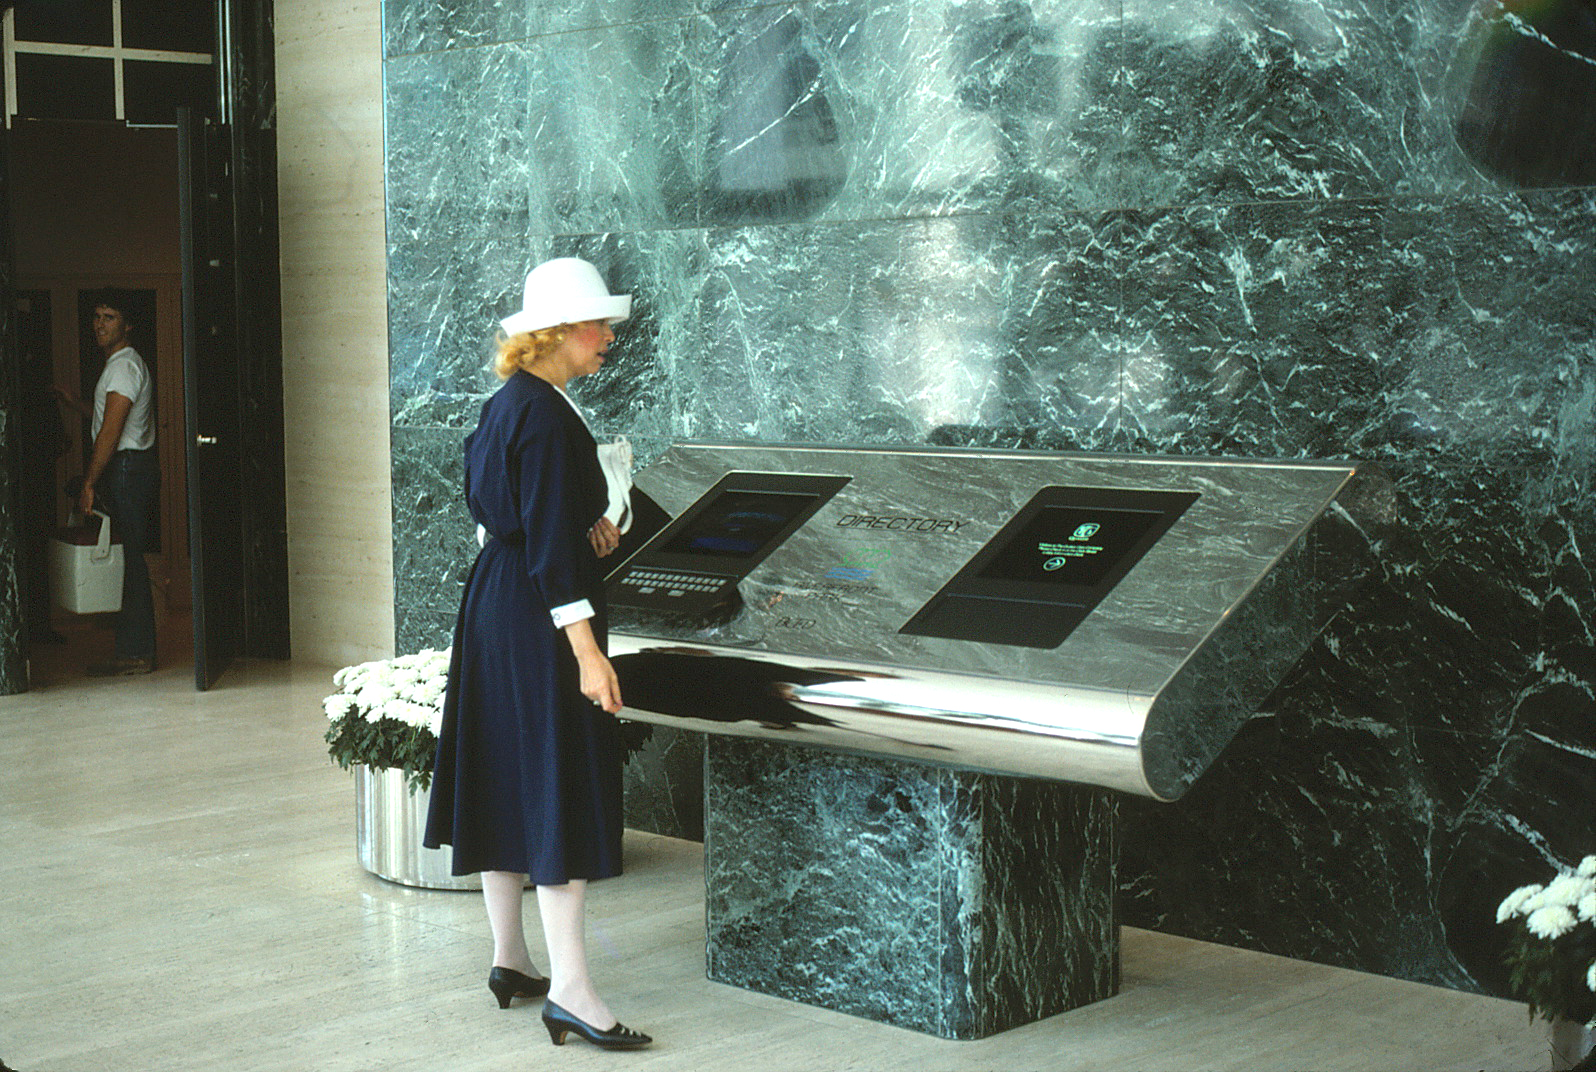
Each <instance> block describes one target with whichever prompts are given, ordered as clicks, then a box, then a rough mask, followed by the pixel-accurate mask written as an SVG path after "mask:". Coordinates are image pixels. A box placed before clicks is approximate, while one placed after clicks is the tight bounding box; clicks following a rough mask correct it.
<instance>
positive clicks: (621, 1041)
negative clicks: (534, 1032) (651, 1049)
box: [543, 1001, 654, 1050]
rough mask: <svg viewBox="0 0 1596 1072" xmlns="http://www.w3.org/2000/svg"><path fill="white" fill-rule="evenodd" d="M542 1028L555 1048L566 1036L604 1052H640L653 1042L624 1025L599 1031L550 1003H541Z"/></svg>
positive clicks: (561, 1044)
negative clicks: (571, 1035)
mask: <svg viewBox="0 0 1596 1072" xmlns="http://www.w3.org/2000/svg"><path fill="white" fill-rule="evenodd" d="M543 1026H544V1027H546V1028H548V1029H549V1041H550V1042H552V1043H554V1044H555V1045H556V1046H564V1045H565V1036H566V1035H567V1034H573V1035H576V1036H578V1037H579V1038H585V1039H587V1040H588V1041H589V1042H591V1043H592V1044H593V1045H595V1046H598V1047H599V1048H601V1049H605V1050H640V1049H642V1048H643V1047H644V1046H647V1045H648V1044H649V1043H651V1042H653V1041H654V1040H653V1039H651V1038H649V1037H648V1036H647V1035H645V1034H643V1033H642V1032H641V1031H633V1030H632V1029H631V1028H629V1027H627V1026H625V1025H624V1024H616V1025H615V1026H614V1027H612V1028H610V1029H609V1030H608V1031H600V1030H599V1029H598V1028H596V1027H594V1026H593V1025H592V1024H590V1023H588V1022H587V1021H585V1020H579V1019H577V1018H576V1017H574V1016H572V1015H571V1014H570V1013H568V1012H566V1011H565V1010H564V1009H562V1008H560V1007H559V1006H558V1005H556V1004H554V1002H552V1001H545V1002H544V1003H543Z"/></svg>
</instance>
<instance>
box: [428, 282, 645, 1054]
mask: <svg viewBox="0 0 1596 1072" xmlns="http://www.w3.org/2000/svg"><path fill="white" fill-rule="evenodd" d="M630 311H631V298H630V296H628V295H612V294H610V293H609V288H608V287H607V286H606V285H605V283H604V280H603V278H602V277H601V276H600V275H599V273H598V270H597V269H595V268H594V267H593V266H592V265H591V264H588V263H587V262H586V261H582V260H577V259H575V258H570V257H567V258H560V259H558V260H553V261H548V262H546V263H544V264H541V265H539V266H538V267H537V268H534V269H533V270H532V272H531V274H529V275H528V276H527V280H526V295H525V300H524V303H523V308H522V310H521V311H520V312H519V313H516V314H515V315H513V316H510V317H508V318H506V319H505V320H504V321H502V325H503V327H504V331H505V334H506V336H507V337H506V338H505V339H503V340H502V341H501V343H500V347H499V357H498V360H497V361H496V363H495V371H497V373H498V375H499V377H500V378H501V379H503V380H504V381H505V382H504V385H503V386H502V387H500V388H499V390H498V391H497V392H496V393H495V394H494V395H493V397H492V398H490V399H488V401H487V402H486V403H485V404H484V405H483V407H482V415H481V419H480V420H479V422H478V424H477V428H476V430H475V431H474V432H472V433H471V434H470V435H469V436H467V437H466V441H465V493H466V502H467V505H468V506H469V507H470V509H471V514H472V516H473V517H475V518H476V520H477V522H478V524H479V525H481V526H482V528H483V529H484V530H486V538H485V541H484V544H483V548H482V551H481V553H480V554H479V555H478V556H477V560H476V562H475V564H473V565H472V567H471V572H470V574H469V576H468V577H467V579H466V587H465V595H464V597H463V598H462V599H461V602H460V614H459V617H458V618H457V619H456V622H455V633H454V647H453V653H452V658H451V662H450V668H449V687H448V691H447V693H446V694H445V697H444V712H443V728H442V732H441V733H440V735H439V740H438V753H437V761H436V766H435V770H434V775H433V783H432V805H431V811H430V813H429V815H428V817H427V832H426V837H425V839H424V840H425V844H427V845H428V846H431V847H436V846H439V845H450V846H452V847H453V871H454V873H455V874H457V875H463V874H471V873H474V872H479V871H480V872H481V873H482V890H483V897H484V899H485V901H486V902H487V909H488V921H489V924H490V926H491V927H492V930H493V945H494V955H493V967H492V970H491V972H490V973H489V976H488V987H489V989H490V990H492V992H493V994H494V996H495V997H496V998H497V999H498V1001H499V1006H500V1008H508V1007H509V1005H510V1002H511V1000H512V999H513V998H517V997H520V998H535V997H539V996H542V995H544V994H547V995H548V1000H547V1002H546V1003H545V1005H544V1008H543V1022H544V1024H545V1026H546V1027H547V1028H548V1031H549V1037H550V1038H551V1040H553V1041H554V1043H555V1044H556V1045H559V1044H561V1043H563V1042H564V1041H565V1037H566V1035H567V1034H573V1033H574V1034H577V1035H579V1036H581V1037H583V1038H586V1039H587V1040H588V1041H590V1042H593V1043H594V1044H596V1045H599V1046H604V1047H606V1048H635V1047H638V1046H644V1045H647V1044H648V1043H649V1041H650V1039H649V1038H648V1036H646V1035H642V1034H639V1033H637V1032H635V1031H631V1030H629V1029H628V1028H625V1027H623V1026H621V1025H620V1024H619V1023H618V1022H617V1021H616V1019H615V1016H614V1015H613V1014H612V1013H611V1012H610V1010H609V1008H608V1007H607V1006H606V1005H605V1004H604V1002H603V1000H602V999H601V998H600V997H599V996H598V993H597V991H596V990H595V989H594V986H593V980H592V977H591V976H590V974H589V972H588V964H587V953H586V947H585V940H584V919H585V898H586V892H587V883H588V882H589V881H591V880H593V879H601V878H609V877H611V876H614V875H618V874H620V873H621V828H622V819H621V763H622V750H621V747H620V744H619V742H618V740H617V734H616V730H617V728H616V723H615V717H614V716H615V712H617V711H619V710H620V709H621V694H620V685H619V683H618V682H617V681H616V678H615V671H614V669H613V668H612V667H611V666H610V662H609V659H608V658H607V656H606V655H605V640H606V637H605V607H604V590H603V571H602V569H601V568H600V565H599V559H600V558H602V557H604V556H605V555H608V554H610V553H611V552H612V551H614V550H615V547H616V544H617V543H618V541H619V539H620V533H619V532H618V531H617V530H616V528H615V526H614V525H613V524H612V523H611V522H610V521H609V520H608V519H606V518H605V517H604V516H603V515H604V511H605V507H606V504H607V503H608V501H609V494H608V491H607V486H606V483H605V477H604V472H603V469H602V467H601V466H600V464H599V459H598V453H597V447H596V445H595V443H594V440H593V436H592V434H591V433H590V432H589V431H588V428H587V425H586V422H585V420H584V419H583V418H582V416H581V414H580V413H579V412H578V411H577V409H576V407H575V404H574V403H572V402H571V400H570V398H569V397H568V396H567V395H566V394H565V386H566V384H567V383H569V382H570V381H571V380H572V379H574V378H576V377H577V376H587V375H590V374H592V373H594V372H597V371H598V370H599V368H600V367H601V366H602V365H603V363H604V352H605V350H606V349H607V348H608V346H609V344H610V343H611V342H612V341H613V340H614V338H615V335H614V333H613V332H612V330H611V325H612V324H614V323H616V322H618V321H620V320H623V319H625V318H626V316H627V315H628V314H629V313H630ZM528 879H530V881H531V882H532V884H533V885H534V886H536V887H537V898H538V910H539V914H540V916H541V917H542V921H543V932H544V938H545V942H546V944H547V946H548V952H549V960H550V977H549V978H548V979H544V978H541V977H539V976H538V975H537V973H536V970H535V969H534V968H533V966H532V958H531V955H530V953H529V951H528V949H527V944H526V935H525V932H524V930H523V927H522V922H521V901H522V890H523V888H524V886H525V883H526V881H527V880H528Z"/></svg>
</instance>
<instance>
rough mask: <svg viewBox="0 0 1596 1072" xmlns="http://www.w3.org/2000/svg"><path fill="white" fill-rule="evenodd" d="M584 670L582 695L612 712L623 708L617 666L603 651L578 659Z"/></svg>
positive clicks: (578, 663)
mask: <svg viewBox="0 0 1596 1072" xmlns="http://www.w3.org/2000/svg"><path fill="white" fill-rule="evenodd" d="M577 666H578V667H579V668H580V669H581V671H582V695H583V696H586V697H587V698H588V699H589V700H592V701H593V702H594V703H596V704H598V705H599V706H600V707H602V708H604V710H606V711H608V712H609V713H610V714H612V715H613V714H615V713H616V712H617V711H619V710H620V709H621V682H620V680H619V679H618V678H617V677H616V676H615V667H613V666H611V665H610V661H609V659H608V658H607V657H605V655H604V653H603V652H600V651H597V650H595V651H593V652H591V653H589V654H587V655H584V656H580V657H579V658H578V659H577Z"/></svg>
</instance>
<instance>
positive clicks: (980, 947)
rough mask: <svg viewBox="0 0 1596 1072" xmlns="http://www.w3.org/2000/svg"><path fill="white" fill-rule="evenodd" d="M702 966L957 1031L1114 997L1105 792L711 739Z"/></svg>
mask: <svg viewBox="0 0 1596 1072" xmlns="http://www.w3.org/2000/svg"><path fill="white" fill-rule="evenodd" d="M705 781H706V785H705V792H706V812H707V815H706V823H705V839H704V849H705V852H704V868H705V884H706V888H707V889H706V903H707V911H706V915H707V918H708V942H707V960H708V967H709V977H710V978H711V979H713V980H715V981H716V982H722V983H729V984H732V985H734V986H741V987H745V988H747V989H749V990H757V991H759V992H761V993H765V994H772V995H775V996H777V997H782V998H788V999H791V1000H793V1001H800V1002H804V1003H806V1004H810V1005H817V1006H820V1007H823V1008H828V1009H834V1010H837V1011H839V1012H846V1013H851V1014H853V1015H855V1016H862V1017H866V1018H868V1019H871V1020H878V1021H881V1022H883V1023H889V1024H894V1025H897V1026H899V1027H907V1028H911V1029H914V1030H917V1031H924V1032H927V1033H929V1034H932V1035H937V1036H940V1037H942V1038H950V1039H975V1038H984V1037H986V1036H988V1035H992V1034H996V1033H997V1032H999V1031H1004V1030H1007V1029H1008V1028H1011V1027H1016V1026H1018V1025H1020V1024H1024V1023H1030V1022H1031V1021H1034V1020H1039V1019H1042V1018H1043V1017H1047V1016H1051V1015H1054V1014H1056V1013H1060V1012H1063V1011H1065V1010H1067V1009H1072V1008H1076V1007H1078V1006H1081V1005H1085V1004H1088V1003H1089V1002H1093V1001H1099V1000H1101V999H1103V998H1106V997H1110V996H1111V995H1113V994H1114V993H1116V992H1117V991H1118V989H1119V927H1118V921H1117V919H1116V917H1115V913H1114V891H1115V861H1116V858H1117V850H1118V845H1117V836H1116V830H1117V824H1116V819H1117V806H1116V803H1115V800H1114V798H1113V796H1112V795H1111V794H1110V793H1108V792H1107V791H1105V790H1098V789H1092V788H1087V787H1081V786H1070V785H1062V784H1058V783H1053V782H1041V781H1031V780H1021V779H1014V778H999V777H994V776H990V775H983V774H972V773H968V772H961V771H950V770H942V769H940V768H934V767H924V766H917V765H914V764H909V763H902V762H896V761H891V760H881V759H873V758H861V757H856V756H842V755H835V754H831V753H825V752H820V751H816V750H814V749H808V748H797V747H789V746H785V745H777V744H768V743H764V742H757V741H749V740H742V739H738V738H731V737H711V738H710V739H709V742H708V762H707V766H706V779H705Z"/></svg>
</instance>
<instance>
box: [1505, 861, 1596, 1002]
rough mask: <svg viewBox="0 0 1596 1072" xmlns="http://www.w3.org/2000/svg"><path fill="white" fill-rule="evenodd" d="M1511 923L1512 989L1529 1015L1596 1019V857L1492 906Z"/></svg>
mask: <svg viewBox="0 0 1596 1072" xmlns="http://www.w3.org/2000/svg"><path fill="white" fill-rule="evenodd" d="M1496 921H1497V922H1498V923H1505V924H1507V925H1508V926H1510V927H1512V929H1513V932H1512V937H1511V938H1510V939H1509V944H1508V949H1507V966H1508V969H1509V972H1510V976H1509V982H1510V983H1511V985H1512V988H1513V992H1514V993H1515V994H1517V995H1518V996H1519V997H1520V998H1522V999H1523V1000H1525V1001H1527V1002H1529V1007H1530V1017H1531V1018H1534V1017H1535V1016H1536V1015H1537V1014H1539V1015H1540V1016H1541V1018H1542V1019H1545V1020H1553V1021H1555V1020H1565V1021H1568V1022H1571V1023H1578V1024H1584V1023H1591V1022H1593V1021H1596V856H1587V857H1585V858H1584V859H1583V860H1581V861H1580V863H1579V866H1578V867H1576V868H1571V869H1570V868H1564V869H1562V870H1560V871H1559V872H1558V873H1557V875H1556V877H1554V878H1553V879H1552V880H1551V881H1550V882H1548V883H1547V884H1546V885H1544V886H1539V885H1537V886H1521V887H1519V888H1518V889H1516V890H1514V891H1513V892H1512V893H1510V894H1508V895H1507V897H1506V899H1504V900H1503V901H1502V904H1501V906H1500V907H1499V908H1497V910H1496Z"/></svg>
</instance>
